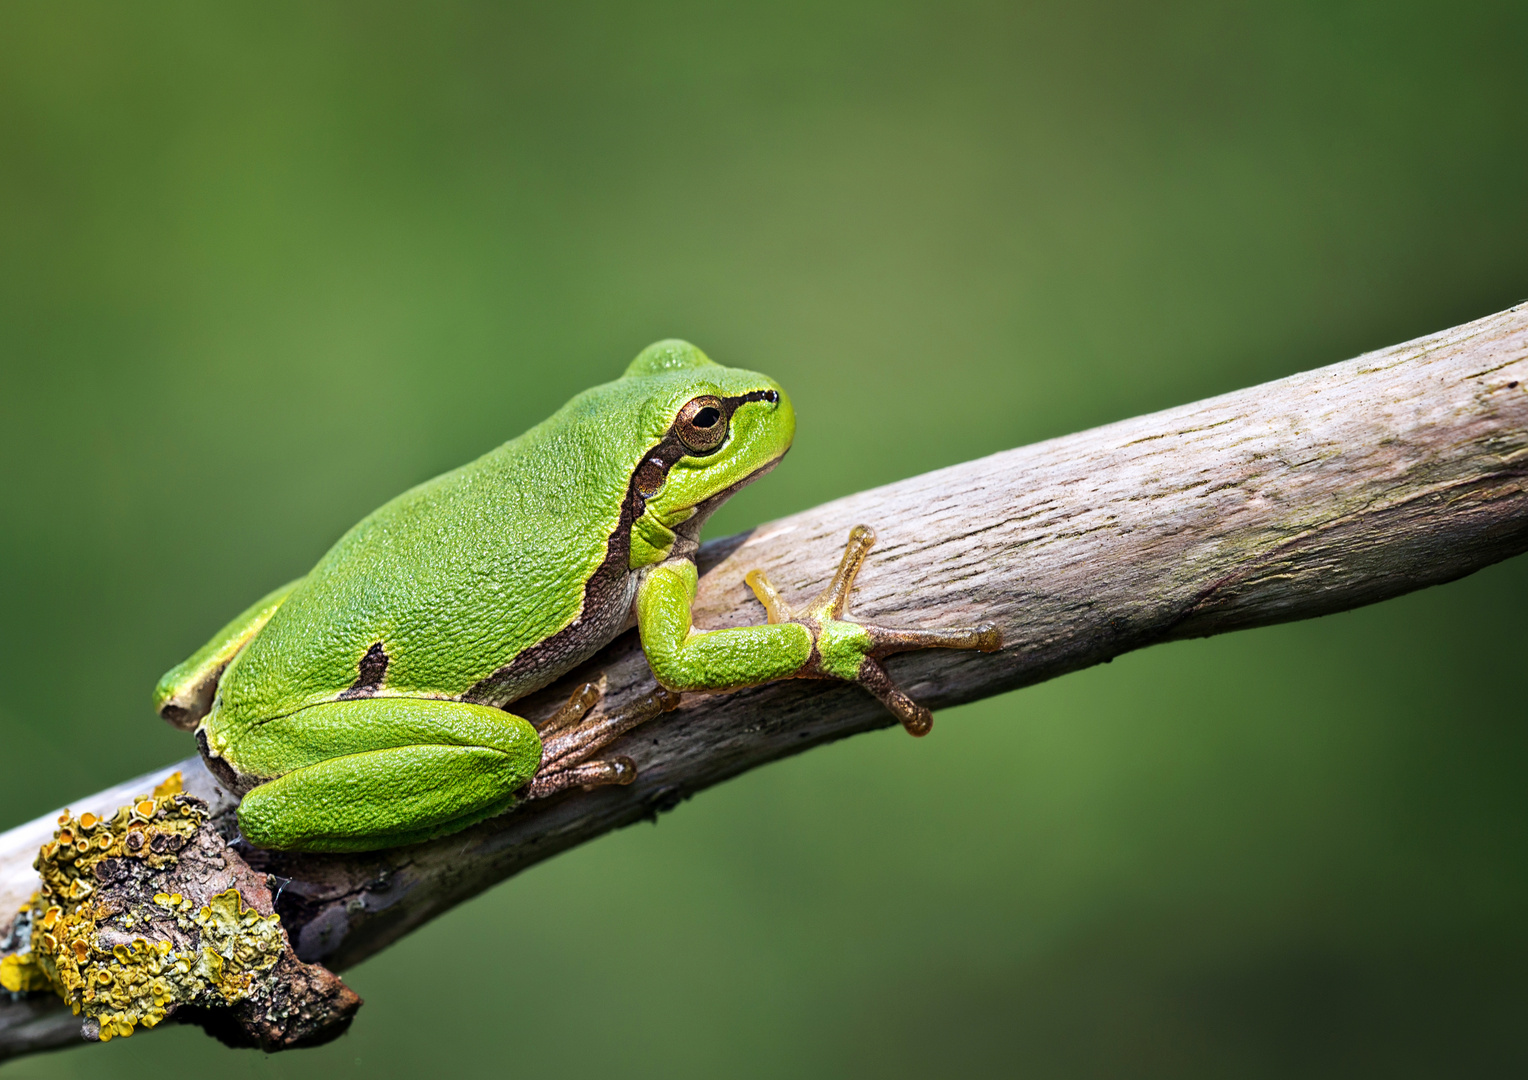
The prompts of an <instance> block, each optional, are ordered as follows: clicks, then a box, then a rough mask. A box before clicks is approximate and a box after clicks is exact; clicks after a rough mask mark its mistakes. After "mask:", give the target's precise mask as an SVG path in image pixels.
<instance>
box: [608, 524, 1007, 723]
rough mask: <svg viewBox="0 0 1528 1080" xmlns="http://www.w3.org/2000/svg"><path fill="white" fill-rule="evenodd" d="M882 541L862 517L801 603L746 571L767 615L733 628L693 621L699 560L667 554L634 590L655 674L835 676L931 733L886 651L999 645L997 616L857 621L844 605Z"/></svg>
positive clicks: (706, 686) (728, 681)
mask: <svg viewBox="0 0 1528 1080" xmlns="http://www.w3.org/2000/svg"><path fill="white" fill-rule="evenodd" d="M874 543H875V531H874V530H873V529H871V528H870V527H869V526H867V525H856V526H855V527H854V529H853V530H851V531H850V533H849V542H848V545H847V546H846V547H845V549H844V556H843V560H842V561H841V562H840V563H839V566H838V571H837V573H835V574H834V575H833V580H832V582H830V583H829V585H828V587H827V588H826V589H824V590H823V591H822V593H821V594H820V595H819V596H818V597H817V598H816V599H814V600H813V601H812V602H811V603H810V604H808V605H807V606H806V608H805V609H803V610H802V611H800V612H796V611H793V610H792V609H791V607H790V606H789V605H788V604H787V603H786V602H785V601H784V599H782V598H781V596H780V594H779V593H778V592H776V591H775V588H774V586H772V585H771V584H770V583H769V581H768V579H767V578H765V576H764V574H763V573H762V572H761V571H758V570H755V571H753V572H752V573H750V574H749V575H748V577H747V579H746V580H747V582H748V585H749V587H750V588H752V589H753V591H754V595H755V596H757V597H758V598H759V602H760V603H762V604H763V605H764V611H765V614H766V616H767V618H768V620H769V621H768V623H767V624H766V625H763V626H741V627H735V628H732V629H728V630H696V629H695V628H694V626H693V625H692V623H691V617H690V605H691V603H692V602H693V601H694V598H695V588H696V571H695V564H694V563H691V562H688V561H684V562H678V563H666V564H664V565H662V566H659V567H657V568H655V569H654V570H653V571H651V572H650V573H649V574H648V576H647V579H646V580H645V581H644V582H643V585H642V591H641V592H640V593H639V594H638V597H637V622H638V626H639V627H640V631H641V635H642V648H643V651H645V652H646V653H647V659H648V663H649V664H651V665H652V669H653V673H654V674H655V675H656V676H657V677H658V681H659V682H660V683H662V684H663V685H664V686H667V687H669V688H670V689H673V690H734V689H738V688H740V687H744V686H756V685H759V684H760V683H766V682H772V681H774V680H775V679H789V678H817V679H821V678H838V679H846V680H849V681H851V682H857V683H859V684H860V685H862V686H864V687H865V688H866V689H867V690H869V691H870V692H871V693H872V694H874V695H875V696H876V697H878V698H880V700H881V701H882V702H883V703H884V704H885V705H886V707H887V708H888V709H890V710H891V711H892V713H894V714H895V715H896V717H897V719H898V720H900V721H901V722H902V726H903V727H905V728H906V729H907V730H908V731H909V732H910V733H911V734H913V735H924V734H927V733H928V730H929V728H930V727H931V726H932V725H933V722H934V721H933V715H932V714H931V713H930V712H929V711H928V709H926V708H924V707H923V706H921V705H919V704H917V703H916V702H914V701H913V700H912V699H911V698H909V697H908V696H907V695H906V694H904V693H903V692H902V691H901V690H899V689H898V688H897V686H896V684H895V683H893V682H892V681H891V678H890V676H888V675H887V674H886V670H885V668H883V667H881V665H880V663H879V661H880V659H881V658H883V657H886V656H890V655H892V654H893V653H899V652H906V651H908V650H910V649H926V648H946V649H980V650H981V651H982V652H994V651H996V650H997V649H999V648H1001V647H1002V636H1001V634H1000V633H999V632H998V629H997V627H995V626H993V625H992V624H991V623H981V624H979V625H977V626H974V627H968V628H962V629H958V630H905V629H897V628H892V627H884V626H872V625H869V624H866V623H861V622H856V621H855V620H854V619H853V618H852V617H850V616H849V615H848V614H847V613H846V609H847V607H848V603H849V594H850V592H851V591H852V590H853V588H854V578H855V576H856V575H857V574H858V573H859V570H860V567H861V566H863V565H864V562H865V556H866V555H868V554H869V553H870V548H871V546H872V545H874Z"/></svg>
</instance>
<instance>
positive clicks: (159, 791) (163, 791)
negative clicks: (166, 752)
mask: <svg viewBox="0 0 1528 1080" xmlns="http://www.w3.org/2000/svg"><path fill="white" fill-rule="evenodd" d="M183 790H184V789H183V787H182V786H181V778H180V770H179V769H176V770H175V771H174V772H172V773H171V774H170V775H169V776H167V777H165V778H164V779H163V780H161V781H160V782H159V786H158V787H156V788H155V789H154V798H156V799H167V798H169V797H170V796H171V795H179V794H180V793H181V791H183Z"/></svg>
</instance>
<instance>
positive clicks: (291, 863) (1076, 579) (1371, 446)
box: [0, 305, 1528, 1057]
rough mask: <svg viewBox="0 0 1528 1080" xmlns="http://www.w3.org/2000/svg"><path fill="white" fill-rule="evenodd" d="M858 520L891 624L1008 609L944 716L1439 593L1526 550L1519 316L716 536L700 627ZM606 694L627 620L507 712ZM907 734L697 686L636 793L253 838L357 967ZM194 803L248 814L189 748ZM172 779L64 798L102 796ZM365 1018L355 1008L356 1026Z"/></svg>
mask: <svg viewBox="0 0 1528 1080" xmlns="http://www.w3.org/2000/svg"><path fill="white" fill-rule="evenodd" d="M859 522H866V523H869V524H871V525H874V526H875V527H876V528H877V529H878V531H879V533H880V537H881V540H880V545H879V547H878V548H877V549H876V551H875V552H874V553H873V554H872V555H871V558H870V561H869V563H868V564H867V566H866V568H865V570H864V572H863V574H862V575H861V580H860V582H859V586H858V588H857V590H856V593H855V605H854V607H855V611H856V612H857V613H858V614H860V615H861V616H863V617H865V618H867V619H870V618H873V619H874V621H876V622H879V623H884V624H888V625H899V624H901V625H909V626H919V625H931V626H958V625H965V624H970V623H973V622H975V621H977V620H979V619H992V620H994V621H996V622H997V623H998V625H999V626H1000V627H1001V628H1002V631H1003V635H1004V642H1005V647H1004V649H1003V650H1002V651H1001V652H1000V653H996V654H991V655H984V654H979V653H964V652H950V651H943V650H933V651H928V652H921V653H912V654H906V655H903V656H900V657H896V658H893V659H891V660H890V661H888V662H887V668H888V670H889V671H890V672H891V674H892V676H893V678H895V679H896V680H897V681H898V682H899V683H900V684H901V685H902V686H903V688H904V689H906V690H907V691H908V692H909V693H910V694H911V695H912V696H913V697H914V698H915V699H917V700H918V701H920V702H923V703H925V704H928V705H930V706H932V707H935V708H938V707H941V706H945V705H953V704H957V703H959V702H964V701H970V700H973V699H975V698H980V697H986V696H990V695H993V694H997V693H1001V692H1003V691H1005V690H1011V689H1013V688H1015V687H1019V686H1025V685H1028V684H1031V683H1035V682H1039V681H1041V680H1044V679H1048V678H1052V677H1054V676H1056V675H1060V674H1063V673H1064V672H1068V671H1074V670H1077V669H1078V668H1083V667H1087V666H1088V665H1091V664H1096V663H1099V662H1102V661H1105V660H1108V659H1110V658H1112V657H1114V656H1117V655H1119V654H1121V653H1124V652H1127V651H1129V650H1131V649H1137V648H1140V647H1142V646H1145V645H1150V644H1154V643H1156V642H1160V641H1167V640H1172V639H1175V638H1185V637H1195V636H1205V635H1209V634H1214V633H1219V632H1222V631H1225V630H1233V629H1240V628H1244V627H1251V626H1261V625H1266V624H1269V623H1275V622H1283V621H1287V620H1291V619H1301V618H1308V617H1310V616H1314V615H1322V614H1326V613H1329V612H1333V611H1340V610H1343V609H1347V608H1352V607H1357V606H1359V605H1362V604H1368V603H1373V602H1375V601H1378V600H1383V599H1386V598H1388V597H1392V596H1397V595H1399V594H1401V593H1405V592H1409V591H1411V590H1413V589H1419V588H1423V587H1425V586H1428V585H1434V584H1438V583H1440V582H1445V581H1450V580H1452V579H1454V578H1457V577H1461V576H1463V575H1465V574H1468V573H1471V572H1473V571H1475V570H1478V569H1480V568H1481V567H1484V566H1487V565H1489V564H1491V563H1493V562H1496V561H1498V560H1501V559H1504V558H1507V557H1508V556H1511V555H1515V554H1518V553H1519V552H1521V551H1523V550H1525V549H1528V305H1519V306H1517V307H1515V308H1512V309H1511V310H1509V311H1505V312H1502V313H1500V314H1497V315H1493V316H1490V317H1488V318H1485V319H1480V320H1478V321H1476V322H1473V323H1469V324H1467V325H1465V326H1460V327H1456V328H1454V329H1452V330H1447V331H1444V332H1442V333H1439V334H1434V335H1432V336H1430V337H1426V338H1422V339H1419V340H1417V341H1413V342H1409V343H1407V344H1404V345H1398V346H1395V347H1393V348H1390V349H1385V350H1383V351H1380V352H1376V353H1370V354H1367V355H1365V356H1361V357H1359V358H1357V359H1355V360H1350V361H1347V362H1344V363H1341V364H1335V365H1332V366H1331V367H1327V368H1322V369H1320V370H1317V371H1313V372H1308V373H1305V374H1301V375H1295V376H1292V377H1290V378H1287V379H1282V380H1279V381H1277V382H1273V383H1268V384H1266V385H1263V386H1259V387H1254V388H1252V389H1249V390H1243V391H1238V392H1236V393H1233V394H1227V395H1224V396H1222V397H1218V398H1213V399H1211V400H1208V401H1203V402H1199V403H1197V404H1193V405H1186V406H1182V407H1180V408H1176V409H1170V410H1167V411H1165V412H1161V413H1156V414H1153V415H1151V416H1145V417H1139V418H1136V419H1133V420H1127V421H1124V422H1122V423H1117V424H1112V425H1109V426H1107V427H1103V428H1098V429H1095V430H1093V431H1087V432H1083V433H1081V434H1077V435H1071V436H1067V437H1065V438H1061V439H1054V440H1051V441H1049V442H1045V443H1040V444H1037V445H1034V446H1028V447H1022V448H1020V449H1017V450H1009V451H1005V452H1003V453H1000V454H994V455H992V456H991V457H987V458H983V459H981V460H978V461H972V462H968V463H966V464H963V465H957V466H954V467H951V468H948V469H941V470H939V471H937V472H933V473H928V474H926V475H924V476H918V477H913V478H911V479H909V480H904V481H900V482H898V483H895V484H890V485H887V486H885V487H882V488H877V489H875V490H873V491H866V492H862V493H860V494H857V495H852V496H849V497H847V498H844V499H839V500H837V501H835V502H831V503H828V504H826V505H824V506H820V507H817V508H815V509H812V510H808V511H806V512H804V513H801V514H797V515H795V516H793V517H790V518H787V519H785V520H783V521H778V522H773V523H771V524H768V525H763V526H760V527H759V528H757V529H754V530H753V531H751V532H749V533H746V534H743V535H740V536H734V537H730V538H728V539H725V540H719V541H715V542H713V543H711V544H708V545H707V546H706V547H705V549H703V552H702V567H701V568H702V572H703V576H702V579H701V585H700V596H699V599H698V601H697V607H696V623H697V625H699V626H701V627H720V626H732V625H739V624H744V623H750V622H757V621H760V610H759V607H758V604H757V603H756V602H755V601H754V599H753V597H752V595H751V593H750V592H749V591H748V590H747V588H746V587H745V586H744V584H743V575H744V573H745V572H746V571H747V570H749V569H752V568H754V567H760V568H763V569H764V570H766V571H767V572H768V573H769V575H770V578H771V579H772V580H773V581H774V582H775V584H776V585H777V586H778V587H779V588H780V590H781V592H782V593H783V594H784V595H785V596H786V597H787V598H790V599H795V598H801V597H806V596H810V595H812V594H814V593H815V592H816V591H817V590H819V589H820V588H821V587H822V586H823V585H824V584H825V583H826V581H827V580H828V578H829V577H830V576H831V574H832V572H833V569H834V567H835V565H836V564H837V561H838V555H839V552H840V550H841V547H842V544H843V542H844V538H845V536H846V534H847V533H848V530H849V528H850V527H851V526H853V525H854V524H856V523H859ZM586 678H593V679H596V680H602V681H603V683H604V685H605V688H606V697H605V702H606V705H607V706H616V705H620V704H622V703H624V702H626V701H629V700H630V699H631V698H632V697H634V696H635V695H636V694H638V693H641V692H644V691H645V690H647V689H648V688H650V686H651V675H650V674H649V672H648V670H647V666H646V663H645V661H644V660H643V658H642V654H641V651H640V649H639V648H638V646H637V644H636V642H635V640H634V638H633V636H632V635H631V634H627V635H625V636H623V637H622V638H620V639H618V640H617V641H616V642H615V643H614V644H612V645H611V646H610V647H609V648H607V649H606V650H604V652H602V653H601V654H600V655H599V656H597V657H596V658H595V659H594V660H593V661H591V662H590V663H589V664H588V665H586V666H585V668H584V669H583V670H581V671H579V672H576V673H574V674H572V675H570V676H569V677H568V678H567V679H565V680H563V681H562V682H560V683H559V684H558V685H556V686H554V687H550V688H548V689H547V690H546V691H543V692H542V693H540V694H538V695H536V696H535V697H534V698H532V699H530V700H528V701H526V702H521V703H518V704H517V706H516V708H517V710H519V711H522V712H524V713H525V714H526V715H527V716H529V717H531V718H532V719H539V718H541V717H543V716H546V715H548V714H549V713H550V712H551V711H552V709H554V708H555V707H556V705H558V704H559V703H560V702H561V701H562V700H564V699H565V698H566V696H567V694H568V692H569V689H570V687H571V686H572V685H573V684H574V683H575V682H576V681H578V680H582V679H586ZM891 722H892V717H891V716H890V715H889V714H888V713H887V712H886V711H885V710H884V709H883V708H882V707H881V705H880V704H879V703H877V702H876V701H875V700H874V699H873V698H871V697H870V696H869V695H868V694H867V693H865V692H864V691H863V690H862V689H860V688H858V687H853V686H845V685H840V684H832V683H823V682H790V683H780V684H775V685H772V686H767V687H761V688H757V689H752V690H745V691H741V692H738V693H734V694H727V695H688V696H686V698H685V701H684V704H683V705H682V706H681V707H680V708H679V709H678V710H677V711H675V712H673V713H669V714H667V715H665V716H662V717H660V718H659V719H658V720H656V721H653V722H652V723H650V724H648V725H646V726H644V727H642V728H639V729H637V730H636V731H634V732H632V733H631V734H630V735H628V736H626V737H625V738H624V739H623V740H622V741H621V743H620V744H619V745H618V746H617V747H616V748H615V752H617V753H626V754H629V755H630V756H631V757H632V758H634V759H635V760H636V762H637V764H638V766H639V768H640V773H639V775H638V778H637V780H636V782H635V783H634V784H632V785H631V786H630V787H626V788H614V789H610V788H607V789H602V790H596V791H591V792H574V793H570V794H567V795H563V796H560V797H555V798H552V799H548V800H546V801H545V802H541V803H534V804H531V805H528V806H526V807H524V808H522V809H520V810H517V811H515V812H513V813H511V814H508V815H505V816H504V817H502V818H499V819H497V820H494V821H490V822H486V823H484V824H482V825H479V826H477V827H475V828H473V829H470V830H468V831H466V832H463V833H459V834H457V835H455V836H451V837H448V838H446V839H443V840H440V841H437V842H433V843H429V844H423V845H419V846H416V847H412V848H406V849H402V850H398V851H392V852H384V853H378V854H373V855H363V856H291V855H276V854H271V853H263V852H246V853H245V854H246V855H247V857H248V858H249V859H250V861H251V863H252V864H253V865H255V866H256V867H257V868H258V869H261V870H264V871H266V872H268V873H270V874H272V875H275V876H276V877H275V878H274V879H273V880H278V881H282V880H285V879H290V880H288V881H286V883H285V885H284V887H279V888H278V891H279V893H280V896H279V900H278V902H277V910H279V911H280V912H281V914H282V917H283V921H284V923H285V925H286V926H287V928H288V931H289V933H290V935H291V938H292V941H293V943H294V944H295V946H296V950H297V953H298V955H299V956H300V957H301V958H302V959H303V960H305V961H321V962H323V963H324V964H326V965H328V966H329V967H332V968H340V969H342V968H344V967H345V966H347V965H349V964H353V963H356V962H357V961H359V960H361V959H363V958H365V957H367V956H369V955H371V954H372V953H374V952H376V951H377V950H379V949H381V948H383V947H385V946H386V945H387V944H389V943H390V942H392V941H394V940H396V939H397V938H398V937H400V936H401V935H403V934H405V933H407V932H408V931H409V930H411V929H413V928H414V927H416V926H418V925H420V924H421V923H423V922H425V921H427V920H429V919H431V918H433V917H434V916H435V915H438V914H440V913H441V912H443V911H445V910H446V909H448V908H450V907H452V906H453V905H455V904H457V903H460V902H461V901H462V900H465V899H467V898H468V897H470V896H472V895H474V894H476V893H478V892H480V891H482V890H483V889H485V888H487V887H488V886H490V885H492V884H494V883H495V882H498V881H501V880H503V879H504V878H506V877H508V876H510V875H511V874H514V873H516V872H518V871H520V870H522V869H524V868H525V867H527V866H530V865H531V864H533V863H536V862H539V861H540V860H542V859H545V858H547V857H548V856H550V855H553V854H556V853H557V852H559V851H562V850H564V849H566V848H568V847H571V846H573V845H575V844H578V843H582V842H583V841H585V840H588V839H590V838H592V837H594V836H598V835H599V834H601V833H604V832H606V831H608V830H610V829H613V828H617V827H619V826H621V825H626V824H629V823H631V822H633V821H637V820H639V819H642V818H646V817H651V816H653V815H655V814H657V813H659V812H661V811H663V810H667V809H669V808H671V807H673V806H674V805H676V804H677V803H678V802H679V801H681V800H682V799H685V798H687V797H688V796H690V795H691V794H693V793H694V792H696V791H699V790H701V789H703V788H705V787H708V786H710V785H712V784H715V783H717V782H719V781H721V780H725V779H727V778H728V777H731V776H735V775H737V774H738V773H740V772H743V771H745V770H747V769H750V768H753V767H755V766H757V765H761V764H764V763H765V762H769V761H773V760H775V759H778V758H781V757H785V756H787V755H789V754H794V753H798V752H800V751H801V750H805V749H807V748H808V747H811V746H816V745H818V744H820V743H824V742H828V741H831V740H833V739H838V738H842V737H844V736H846V735H852V734H855V733H857V732H861V731H866V730H869V729H871V728H876V727H881V726H884V725H886V724H889V723H891ZM172 768H179V769H181V770H182V771H183V772H184V774H185V777H186V789H187V791H188V792H189V793H191V794H194V795H197V796H199V797H202V798H204V799H207V800H208V801H209V802H211V803H212V804H213V805H214V807H221V808H222V809H223V811H224V812H226V811H227V809H228V808H229V807H231V805H232V802H231V800H230V799H228V798H227V797H226V795H223V794H221V793H220V792H219V791H218V790H217V788H216V784H215V783H214V781H213V780H212V778H211V777H210V776H208V775H207V773H206V772H205V770H203V769H202V767H201V765H200V763H199V762H198V761H196V760H195V759H190V760H188V761H186V762H182V763H180V764H179V765H178V766H173V767H172ZM169 771H170V770H168V769H167V770H164V771H163V772H161V773H156V774H154V775H153V776H150V777H145V778H141V779H140V780H138V781H134V782H132V783H130V784H128V785H124V787H123V788H122V789H117V790H115V791H114V792H112V793H103V794H101V795H98V796H94V797H92V798H90V799H85V800H79V801H78V802H76V803H75V804H74V805H75V809H76V810H81V809H85V808H90V809H95V810H97V811H98V812H99V811H101V810H109V809H110V808H111V807H113V806H114V805H116V804H117V803H118V802H120V801H123V797H124V796H127V795H131V794H135V793H137V792H140V791H143V790H147V789H148V788H149V787H151V786H152V785H153V783H154V782H156V781H157V780H158V779H160V778H161V777H162V776H163V775H164V774H165V773H167V772H169ZM51 820H52V819H51V817H50V818H45V819H40V823H33V824H31V825H24V826H21V827H20V828H18V829H14V830H12V831H11V832H9V833H6V834H4V835H3V836H0V910H3V911H10V910H14V908H15V907H16V905H18V904H19V903H20V902H21V901H23V900H25V899H26V897H27V896H28V895H29V894H30V892H31V889H32V887H33V886H32V878H31V876H30V874H31V872H30V870H29V869H27V867H28V866H29V864H30V862H31V860H32V858H33V855H34V854H35V852H36V849H37V846H38V845H39V844H40V843H42V842H43V841H44V840H45V839H47V838H48V836H49V835H51V828H52V825H51ZM363 1022H364V1021H363ZM76 1027H77V1022H76V1021H75V1020H74V1019H73V1018H72V1017H70V1016H68V1015H67V1013H65V1014H63V1015H62V1016H61V1017H60V1016H58V1014H57V1010H55V1009H53V1008H52V1006H50V1005H49V1004H48V1003H47V1002H46V1000H45V999H42V1000H39V999H30V1000H26V1001H22V1002H17V1003H12V1004H5V1003H0V1057H4V1056H6V1055H7V1054H14V1053H20V1052H25V1051H27V1050H31V1049H38V1048H43V1047H47V1046H53V1045H59V1044H61V1043H63V1042H66V1041H69V1040H72V1039H74V1038H76V1037H77V1036H76V1035H75V1031H76Z"/></svg>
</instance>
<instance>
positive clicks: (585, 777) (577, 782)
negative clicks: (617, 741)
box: [526, 756, 637, 799]
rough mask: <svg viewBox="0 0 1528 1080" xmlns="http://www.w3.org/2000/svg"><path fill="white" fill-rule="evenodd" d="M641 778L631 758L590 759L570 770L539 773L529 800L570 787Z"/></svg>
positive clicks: (609, 784)
mask: <svg viewBox="0 0 1528 1080" xmlns="http://www.w3.org/2000/svg"><path fill="white" fill-rule="evenodd" d="M636 778H637V763H636V762H635V761H632V760H631V758H629V757H624V756H622V757H613V758H610V759H609V760H606V761H586V762H584V763H583V764H581V765H574V766H572V767H570V768H567V769H553V770H552V771H550V772H542V773H537V774H536V779H534V780H532V781H531V785H530V788H529V790H527V792H526V798H528V799H542V798H545V797H546V796H548V795H554V794H556V793H557V792H559V791H566V790H567V789H568V788H572V787H579V788H583V789H584V790H585V791H588V790H589V789H591V788H597V787H609V786H611V785H625V784H629V783H631V782H632V781H633V780H635V779H636Z"/></svg>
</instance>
